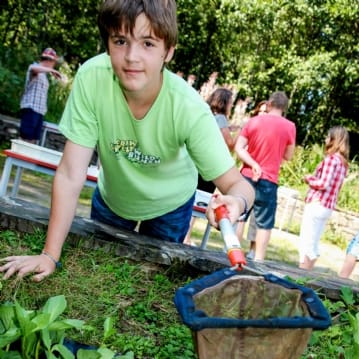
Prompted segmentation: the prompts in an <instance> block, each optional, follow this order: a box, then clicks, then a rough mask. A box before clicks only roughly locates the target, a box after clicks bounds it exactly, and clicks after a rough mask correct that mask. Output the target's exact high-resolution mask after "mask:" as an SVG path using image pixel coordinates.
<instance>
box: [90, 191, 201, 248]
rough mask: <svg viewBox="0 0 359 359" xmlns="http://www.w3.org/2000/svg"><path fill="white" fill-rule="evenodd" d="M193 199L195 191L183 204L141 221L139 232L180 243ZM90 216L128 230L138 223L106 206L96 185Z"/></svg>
mask: <svg viewBox="0 0 359 359" xmlns="http://www.w3.org/2000/svg"><path fill="white" fill-rule="evenodd" d="M194 199H195V193H194V194H193V196H192V197H191V198H190V199H189V200H188V201H187V202H186V203H185V204H183V205H182V206H180V207H178V208H176V209H175V210H173V211H172V212H169V213H166V214H164V215H162V216H159V217H156V218H152V219H148V220H145V221H141V222H140V225H139V230H138V231H139V233H140V234H143V235H146V236H150V237H154V238H157V239H163V240H166V241H169V242H175V243H182V242H183V240H184V238H185V236H186V234H187V231H188V229H189V223H190V220H191V218H192V209H193V203H194ZM91 218H92V219H94V220H96V221H99V222H102V223H106V224H108V225H110V226H113V227H117V228H121V229H125V230H129V231H133V230H134V229H135V228H136V226H137V224H138V221H135V220H129V219H125V218H123V217H120V216H118V215H117V214H116V213H114V212H113V211H112V210H111V209H110V208H108V206H107V205H106V203H105V202H104V200H103V199H102V197H101V194H100V191H99V189H98V187H96V189H95V191H94V193H93V196H92V205H91Z"/></svg>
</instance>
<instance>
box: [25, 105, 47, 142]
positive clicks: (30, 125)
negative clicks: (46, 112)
mask: <svg viewBox="0 0 359 359" xmlns="http://www.w3.org/2000/svg"><path fill="white" fill-rule="evenodd" d="M43 122H44V116H43V115H41V113H37V112H35V111H34V110H32V109H31V108H23V109H22V110H21V122H20V137H21V138H23V139H24V140H39V139H40V136H41V131H42V124H43Z"/></svg>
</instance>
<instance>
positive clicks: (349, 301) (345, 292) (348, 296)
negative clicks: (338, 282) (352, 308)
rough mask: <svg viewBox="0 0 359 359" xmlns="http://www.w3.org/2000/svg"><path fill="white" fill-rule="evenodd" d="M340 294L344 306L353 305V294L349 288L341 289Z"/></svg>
mask: <svg viewBox="0 0 359 359" xmlns="http://www.w3.org/2000/svg"><path fill="white" fill-rule="evenodd" d="M341 294H342V295H341V297H342V298H343V300H344V302H345V304H346V305H353V304H354V294H353V290H352V289H351V288H350V287H342V288H341Z"/></svg>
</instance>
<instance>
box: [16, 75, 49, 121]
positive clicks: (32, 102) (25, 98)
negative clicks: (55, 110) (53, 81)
mask: <svg viewBox="0 0 359 359" xmlns="http://www.w3.org/2000/svg"><path fill="white" fill-rule="evenodd" d="M31 75H32V74H31V70H30V68H29V69H28V71H27V74H26V83H25V92H24V94H23V95H22V98H21V102H20V108H31V109H32V110H34V111H35V112H37V113H40V114H41V115H45V113H46V112H47V92H48V90H49V80H48V79H47V75H46V74H45V73H43V72H42V73H38V74H37V75H36V76H31Z"/></svg>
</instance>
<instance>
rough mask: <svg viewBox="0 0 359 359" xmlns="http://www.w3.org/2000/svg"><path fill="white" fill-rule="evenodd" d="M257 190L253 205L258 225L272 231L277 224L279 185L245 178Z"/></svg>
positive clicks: (263, 180)
mask: <svg viewBox="0 0 359 359" xmlns="http://www.w3.org/2000/svg"><path fill="white" fill-rule="evenodd" d="M244 178H245V179H246V180H247V181H248V182H249V183H250V184H251V185H252V186H253V187H254V190H255V198H254V204H253V212H254V217H255V219H256V225H257V227H258V228H261V229H272V228H273V227H274V223H275V213H276V210H277V190H278V185H277V184H276V183H273V182H270V181H268V180H265V179H260V180H259V181H258V182H254V181H253V180H252V179H251V178H248V177H244Z"/></svg>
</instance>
